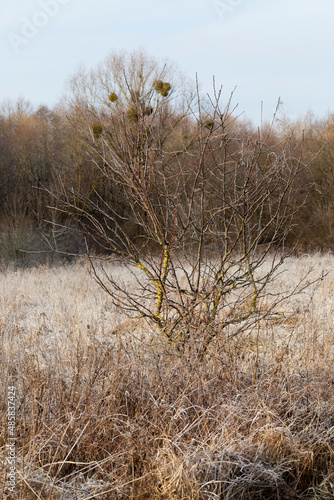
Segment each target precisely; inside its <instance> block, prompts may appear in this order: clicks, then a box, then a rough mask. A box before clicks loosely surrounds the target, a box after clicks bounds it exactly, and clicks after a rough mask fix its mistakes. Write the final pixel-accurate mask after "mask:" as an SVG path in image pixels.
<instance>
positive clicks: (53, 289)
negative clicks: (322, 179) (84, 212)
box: [0, 255, 334, 500]
mask: <svg viewBox="0 0 334 500" xmlns="http://www.w3.org/2000/svg"><path fill="white" fill-rule="evenodd" d="M309 267H313V268H314V269H313V272H312V275H311V277H313V278H315V277H316V276H320V275H321V272H322V271H327V272H328V274H327V276H326V277H325V278H324V279H323V280H322V281H321V282H319V283H317V284H315V285H312V286H311V287H309V288H308V289H306V290H305V292H304V293H302V294H301V295H298V296H295V297H293V298H291V300H290V301H289V302H288V303H286V304H283V305H282V306H281V308H280V309H278V310H277V311H276V314H275V315H273V316H271V317H269V318H268V319H267V320H266V322H263V324H262V325H261V327H260V328H257V329H256V330H255V331H253V332H251V333H250V334H249V335H247V336H242V337H236V338H234V339H233V340H230V341H229V342H226V341H224V339H223V338H220V339H217V341H216V343H215V344H214V345H212V348H211V352H210V353H209V354H208V355H207V357H206V358H205V359H204V361H203V362H199V361H198V360H196V358H195V356H188V357H186V356H181V355H179V354H178V353H176V352H175V351H173V349H172V348H171V347H170V346H169V345H168V344H166V342H164V340H163V339H160V338H159V336H158V335H157V333H156V332H155V331H153V330H152V328H151V327H150V326H149V325H148V324H147V323H145V322H144V320H141V319H136V318H128V317H126V316H124V315H123V314H122V311H121V310H117V309H116V308H115V307H114V306H112V305H111V303H110V300H109V297H108V296H107V295H106V294H105V293H104V292H103V291H102V290H101V289H100V288H99V287H98V285H97V284H96V283H95V282H94V281H93V279H92V277H91V276H90V275H89V272H88V268H87V266H86V264H85V263H83V262H81V263H77V264H75V265H68V266H63V267H53V268H48V267H38V268H32V269H24V270H22V269H21V270H20V269H19V270H13V269H3V270H2V271H0V274H1V279H0V287H1V289H0V332H1V337H0V360H1V373H0V377H1V384H0V386H1V438H0V475H1V480H0V498H1V499H7V498H8V499H10V498H15V499H16V498H17V499H22V500H23V499H37V498H38V499H62V500H65V499H66V500H67V499H68V500H70V499H73V500H75V499H77V500H84V499H85V500H88V499H93V498H97V499H166V500H167V499H175V500H176V499H184V500H186V499H194V500H195V499H210V500H214V499H225V498H228V499H266V500H270V499H281V500H282V499H298V498H305V499H312V498H313V499H315V498H319V499H330V498H334V298H333V291H334V257H333V256H331V255H314V256H303V257H300V258H290V259H289V260H288V261H287V262H286V265H285V269H286V272H284V273H283V274H281V275H280V277H279V278H278V280H277V282H276V284H274V285H273V286H274V287H276V289H280V288H282V289H283V288H286V287H293V285H294V283H297V282H298V279H299V278H300V277H301V276H302V275H303V273H305V271H307V269H308V268H309ZM117 272H119V273H120V277H122V272H123V271H122V270H121V269H120V270H119V271H117ZM123 279H125V280H127V279H130V276H128V275H124V276H123ZM268 300H270V296H268ZM9 387H15V390H16V401H15V418H16V420H15V424H16V427H15V437H16V444H15V458H16V468H17V470H16V487H15V492H14V493H12V492H10V491H9V490H8V489H6V484H7V485H8V481H7V480H8V477H7V476H8V474H9V465H8V461H7V458H6V457H7V453H8V449H9V448H8V446H7V447H6V445H8V413H6V410H7V404H8V388H9Z"/></svg>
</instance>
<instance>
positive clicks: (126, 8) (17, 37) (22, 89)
mask: <svg viewBox="0 0 334 500" xmlns="http://www.w3.org/2000/svg"><path fill="white" fill-rule="evenodd" d="M333 23H334V1H333V0H168V1H160V0H154V1H153V0H141V1H139V0H123V1H121V0H118V1H114V0H94V2H93V1H90V2H88V1H87V0H15V1H12V2H10V1H9V0H7V1H6V2H5V1H4V0H2V5H1V7H0V33H1V44H0V56H1V61H2V72H1V75H2V76H1V86H0V101H2V100H4V99H6V98H11V99H17V98H18V97H19V96H22V97H24V98H25V99H28V100H30V101H31V102H32V104H33V105H35V106H38V105H40V104H46V105H48V106H51V107H52V106H53V105H54V104H56V103H57V101H58V99H59V98H60V96H61V95H62V93H63V90H64V84H65V81H66V79H67V78H68V77H69V76H70V75H71V74H72V73H74V72H75V71H76V69H78V67H79V65H80V64H84V65H85V66H87V67H92V66H94V65H95V64H96V63H98V62H100V61H101V60H103V59H104V58H105V56H106V55H107V54H108V53H109V52H111V51H115V50H116V51H117V50H128V51H131V50H133V49H138V48H139V49H145V51H146V52H147V54H148V55H152V56H155V57H161V58H166V57H167V58H168V59H170V61H172V62H175V63H176V64H177V65H178V67H179V69H180V70H181V71H182V72H183V73H184V74H185V75H186V76H187V77H188V78H190V79H195V75H196V73H197V74H198V78H199V81H200V82H201V88H202V91H208V92H210V91H211V89H212V76H213V75H215V78H216V82H217V84H223V86H224V91H225V95H226V96H228V94H229V93H230V92H231V91H232V90H233V88H234V87H235V86H236V87H237V89H236V92H235V97H234V103H235V104H237V103H239V105H238V110H239V112H242V111H243V112H245V116H246V117H248V118H250V119H252V120H253V121H254V122H257V123H258V122H259V119H260V112H261V101H263V109H264V117H265V118H266V119H270V117H271V116H272V113H273V112H274V109H275V107H276V103H277V100H278V98H279V97H280V98H281V99H282V101H283V108H282V111H281V112H282V113H285V114H286V116H288V117H290V118H291V119H295V118H298V117H302V116H304V115H305V114H306V113H307V112H308V111H313V113H314V114H315V115H316V116H319V117H323V116H326V115H327V113H328V112H334V64H333V63H334V29H333Z"/></svg>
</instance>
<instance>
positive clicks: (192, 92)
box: [0, 53, 334, 262]
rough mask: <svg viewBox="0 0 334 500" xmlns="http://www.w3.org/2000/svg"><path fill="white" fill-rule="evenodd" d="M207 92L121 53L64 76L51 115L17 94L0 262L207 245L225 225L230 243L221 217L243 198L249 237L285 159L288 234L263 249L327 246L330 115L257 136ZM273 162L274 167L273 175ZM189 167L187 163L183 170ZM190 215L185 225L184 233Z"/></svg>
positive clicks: (331, 237)
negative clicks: (261, 199)
mask: <svg viewBox="0 0 334 500" xmlns="http://www.w3.org/2000/svg"><path fill="white" fill-rule="evenodd" d="M219 93H220V90H219V89H215V90H214V97H210V98H209V97H207V96H201V97H200V99H199V92H198V89H197V88H196V85H194V84H192V83H189V82H187V81H186V80H185V79H183V78H182V77H180V76H179V75H178V73H177V72H176V71H175V70H174V69H173V68H172V67H171V66H170V65H168V64H161V63H160V62H157V61H156V60H154V59H152V58H149V57H147V56H146V55H145V54H142V53H133V54H130V55H128V54H112V55H111V56H110V57H109V58H108V59H107V60H105V61H104V62H103V63H101V64H100V65H98V66H97V67H96V68H93V69H92V70H89V71H86V70H81V71H80V72H78V73H76V74H75V75H74V76H73V77H72V78H71V79H70V80H69V82H68V88H67V93H66V95H65V97H64V99H63V100H62V102H61V103H59V104H58V105H57V106H55V107H54V108H53V109H49V108H48V107H46V106H40V107H39V108H37V109H36V108H33V107H32V106H31V105H30V104H29V102H27V101H25V100H24V99H19V100H18V101H17V102H15V103H12V102H4V103H2V105H1V108H0V180H1V181H0V200H1V201H0V258H1V261H2V262H7V261H10V260H16V261H20V262H30V261H32V260H34V261H42V260H43V259H45V258H47V259H50V260H52V259H54V258H55V257H54V256H55V255H56V254H55V253H54V252H53V250H56V251H58V255H61V254H67V256H70V255H72V254H73V255H74V254H78V253H79V254H80V253H84V252H85V251H86V250H87V246H89V248H90V249H91V250H92V251H94V252H96V253H104V252H106V253H108V252H109V253H110V252H111V253H112V252H115V251H117V252H122V251H125V250H124V249H125V247H126V248H127V251H128V250H129V249H130V248H132V246H133V245H134V247H133V248H135V249H136V250H133V251H134V252H136V251H137V250H138V248H139V247H140V245H141V248H146V247H149V248H150V249H152V251H153V250H154V247H155V246H159V241H160V240H159V238H160V239H161V241H162V240H163V239H164V238H165V239H166V238H167V239H169V240H170V241H172V240H173V238H174V237H176V236H175V235H176V234H178V231H180V224H184V227H183V231H184V235H183V236H182V238H181V239H182V245H184V246H187V245H188V246H192V245H194V244H195V242H196V244H197V243H198V241H197V238H198V234H200V233H201V230H203V227H205V245H206V246H207V250H208V249H209V248H214V245H215V244H216V240H217V234H220V235H223V232H224V227H225V229H226V224H227V225H228V226H229V231H230V232H229V237H231V238H234V237H235V234H236V233H235V231H238V227H239V226H238V225H237V223H236V218H235V216H236V214H237V213H238V211H237V210H239V208H240V209H241V206H244V205H245V203H248V204H253V205H252V206H253V210H254V213H253V214H252V217H253V218H252V219H251V220H249V224H250V225H252V229H250V228H249V231H250V232H252V231H256V232H257V234H258V233H259V224H261V227H262V226H263V225H265V224H266V222H267V221H268V220H269V219H270V213H271V212H270V211H271V210H274V205H275V201H274V200H276V201H277V200H278V202H279V200H281V198H280V197H281V195H282V189H284V182H287V177H285V179H286V180H285V181H284V182H283V184H282V182H281V181H282V179H284V175H285V174H287V173H288V172H290V173H291V172H292V170H293V168H295V167H296V166H297V164H298V179H290V181H291V187H292V189H291V192H290V194H289V196H290V198H289V199H288V200H284V203H287V204H290V205H289V208H290V212H289V211H288V210H286V209H287V206H285V210H286V211H285V212H284V214H285V215H284V217H285V219H284V221H285V222H284V221H283V219H280V222H282V224H283V225H284V223H286V224H288V225H289V231H288V232H287V233H286V234H285V235H284V242H282V241H281V240H279V238H278V239H277V242H276V243H277V245H279V244H281V243H284V246H285V247H289V248H295V249H296V250H300V251H315V250H332V249H333V247H334V229H333V228H334V226H333V219H334V195H333V192H334V190H333V185H334V159H333V156H334V114H329V115H328V116H327V117H326V118H325V119H317V118H315V117H313V116H312V115H310V114H308V115H307V116H306V117H304V118H303V119H300V120H298V121H295V122H288V121H286V120H285V121H283V120H280V119H279V115H277V116H276V119H275V120H274V122H273V125H271V124H269V123H267V124H264V125H263V126H262V127H261V130H259V129H258V128H257V127H255V126H254V125H253V124H252V123H250V122H247V121H245V120H244V119H243V118H242V116H241V117H238V115H237V112H236V111H234V109H233V99H234V97H233V96H232V100H231V96H226V95H219V96H218V94H219ZM218 101H219V102H223V109H221V108H220V104H219V105H218ZM286 155H287V156H286ZM194 158H196V160H194ZM275 158H280V161H278V162H277V167H275V168H277V171H275V172H274V171H273V170H270V169H271V168H272V167H273V165H274V159H275ZM198 159H200V160H198ZM194 161H197V162H198V161H200V168H199V164H197V167H196V168H193V164H194ZM223 165H224V168H223V167H222V166H223ZM243 165H244V166H243ZM251 165H252V167H250V166H251ZM249 168H253V171H252V174H249V170H247V169H249ZM245 169H246V170H247V173H246V170H245ZM279 169H280V170H279ZM278 175H279V176H280V178H279V181H280V182H277V184H276V187H275V189H276V192H275V193H271V202H270V203H271V205H270V204H269V203H268V205H267V206H265V207H262V208H264V211H262V212H261V206H260V205H259V206H257V205H256V203H255V201H254V200H255V199H256V196H257V194H258V191H257V190H258V189H259V186H260V185H261V186H262V188H263V189H264V185H266V183H267V181H268V182H269V178H270V182H271V186H273V185H274V184H275V182H276V180H277V179H278V178H277V176H278ZM196 176H197V177H198V182H197V180H196ZM247 176H248V177H247ZM266 176H269V177H266ZM275 176H276V177H275ZM200 177H201V179H200ZM290 181H289V182H290ZM256 182H257V183H258V184H257V185H255V183H256ZM194 183H195V184H194ZM261 183H262V184H261ZM194 185H195V186H196V187H195V189H194V190H193V191H192V189H193V186H194ZM262 188H261V189H262ZM267 188H268V187H266V189H267ZM289 189H290V188H289ZM201 190H202V191H201ZM224 190H225V195H224V202H225V203H226V202H227V203H231V204H232V205H233V206H234V209H235V212H234V215H233V216H232V212H228V210H227V208H226V210H224V211H222V212H220V215H219V216H218V211H219V207H221V206H222V203H223V202H222V200H223V196H222V192H223V191H224ZM204 192H205V195H204ZM232 192H233V193H234V194H233V196H232ZM200 193H202V195H200ZM247 193H248V194H247ZM246 194H247V196H248V198H247V196H246ZM292 194H293V196H292ZM229 196H231V197H232V198H233V200H232V198H231V200H230V202H228V201H227V199H228V197H229ZM281 201H282V200H281ZM282 203H283V201H282ZM238 204H240V206H239V205H238ZM185 206H187V207H188V208H189V207H191V210H190V211H189V212H188V213H186V212H185V211H184V208H182V210H181V208H180V207H185ZM204 206H205V210H204V212H203V208H204ZM282 206H283V205H282ZM238 207H239V208H238ZM182 211H183V212H182ZM181 212H182V213H181ZM203 214H204V215H203ZM203 216H204V217H205V218H206V219H205V220H204V219H203ZM201 217H202V220H201ZM284 217H283V218H284ZM210 218H211V220H209V219H210ZM195 219H196V220H197V221H198V226H196V224H194V225H192V222H191V221H193V220H195ZM190 222H191V223H190ZM99 224H100V226H99ZM101 224H102V225H103V230H101ZM147 224H148V225H149V226H150V227H149V232H147V228H148V226H147ZM233 224H234V226H233ZM199 226H201V228H202V229H200V228H199ZM232 226H233V227H232ZM159 231H160V233H159ZM233 231H234V233H233ZM260 232H261V230H260ZM151 233H152V234H151ZM158 233H159V234H160V236H159V238H158V237H157V234H158ZM203 234H204V233H203ZM173 235H174V236H173ZM222 237H223V236H222ZM275 237H276V236H275V228H274V227H268V230H267V231H265V232H264V233H263V234H262V233H261V238H260V240H259V242H258V243H259V244H266V243H267V242H268V241H269V240H271V241H273V242H274V244H275ZM169 240H168V241H169ZM239 243H240V242H239ZM239 243H238V244H239ZM196 248H197V250H198V247H196Z"/></svg>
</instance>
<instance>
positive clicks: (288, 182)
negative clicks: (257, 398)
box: [53, 60, 306, 351]
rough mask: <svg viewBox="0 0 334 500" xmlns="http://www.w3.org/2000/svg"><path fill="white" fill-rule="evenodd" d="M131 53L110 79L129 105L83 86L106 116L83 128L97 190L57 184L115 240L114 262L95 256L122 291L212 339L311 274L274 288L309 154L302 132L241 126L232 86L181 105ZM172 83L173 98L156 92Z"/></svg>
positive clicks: (61, 201)
mask: <svg viewBox="0 0 334 500" xmlns="http://www.w3.org/2000/svg"><path fill="white" fill-rule="evenodd" d="M123 63H124V60H123ZM131 64H132V66H131V67H130V68H129V67H126V68H123V69H120V68H119V67H118V69H117V71H118V74H120V75H122V78H123V79H124V81H125V83H124V82H123V83H122V86H121V84H119V83H118V85H119V87H118V90H117V89H116V88H115V87H113V88H110V86H108V85H104V86H101V85H100V87H99V88H103V89H104V90H103V91H104V92H105V93H106V95H109V97H110V96H112V99H111V101H113V102H112V104H115V103H117V100H118V95H119V92H120V89H121V90H122V92H123V98H122V104H121V105H118V104H116V106H111V107H110V106H109V105H108V110H106V109H105V107H104V106H102V107H100V108H98V107H97V106H94V107H92V105H91V103H90V102H86V101H85V98H86V96H87V92H86V93H83V92H82V91H81V94H80V95H81V97H83V101H81V106H82V105H83V103H85V104H86V108H85V109H86V112H87V117H90V116H94V119H95V122H96V123H98V127H97V125H96V124H95V125H92V124H91V123H92V121H91V119H90V120H89V119H88V120H87V121H86V127H87V128H86V130H85V126H80V127H78V133H79V134H80V136H81V139H82V141H83V145H84V147H85V150H86V152H87V154H88V155H89V158H90V160H91V168H94V169H96V171H98V172H99V174H100V176H101V178H102V179H103V183H104V187H103V189H101V188H100V189H95V190H94V193H92V195H91V196H87V195H86V194H85V193H83V192H80V190H75V189H73V188H71V186H69V185H67V184H66V183H65V184H63V187H62V189H61V190H59V191H58V192H56V193H53V194H54V196H55V197H56V198H57V200H58V206H60V209H61V210H63V211H64V212H65V213H66V214H70V215H71V217H73V219H74V220H75V221H76V223H77V225H78V227H80V228H81V230H82V231H84V233H85V234H86V236H87V237H88V238H89V239H90V241H93V242H94V244H95V248H96V245H98V247H99V248H100V249H101V250H102V251H103V252H104V254H105V257H103V258H102V259H101V261H102V265H98V264H97V263H96V259H94V258H93V257H92V256H91V257H90V261H91V265H92V270H93V273H94V276H95V278H96V280H97V281H98V282H99V284H100V285H101V286H102V287H103V289H104V290H105V291H106V292H107V293H108V294H109V295H110V297H111V298H112V300H113V302H114V303H115V304H117V305H119V306H121V308H122V309H123V311H126V312H129V313H131V314H132V313H135V314H138V315H140V316H142V317H145V318H147V319H149V320H150V321H151V322H153V323H155V324H156V325H157V327H158V328H159V329H160V331H161V332H162V334H163V335H164V336H165V338H166V339H167V340H168V342H170V343H171V344H173V345H175V346H176V347H177V348H178V349H183V348H184V346H185V345H189V343H190V344H196V346H197V348H198V349H199V350H200V351H203V349H206V348H207V346H208V345H209V344H210V342H211V341H212V340H213V339H214V338H215V337H216V336H217V335H221V334H222V332H226V335H227V336H233V335H237V334H239V333H240V332H242V331H245V330H247V329H249V328H250V327H251V326H252V325H254V324H255V323H257V322H259V321H261V319H263V318H264V317H265V316H267V315H268V314H269V313H270V311H272V310H273V308H274V307H275V306H276V305H277V304H279V303H280V302H282V300H284V299H285V298H286V297H287V296H290V295H291V294H293V293H298V292H299V291H300V290H301V289H302V288H303V287H304V286H306V277H305V281H302V282H301V283H300V284H299V286H298V287H297V288H295V289H294V290H289V291H288V292H287V293H284V291H282V290H279V291H278V293H277V294H276V295H272V296H271V299H270V304H268V300H266V290H267V288H268V285H269V284H270V283H271V282H272V280H273V279H274V278H275V276H277V273H278V272H279V267H280V266H281V265H282V263H283V262H284V259H285V258H286V256H287V255H288V254H289V251H288V250H286V249H285V242H286V239H287V236H288V235H289V232H290V231H291V228H292V226H293V223H294V216H295V214H296V211H297V209H298V207H297V205H296V191H297V185H296V180H297V178H298V175H299V174H300V172H301V171H302V170H303V169H304V168H305V165H304V164H303V162H302V157H301V151H300V149H299V147H298V143H297V142H296V141H295V140H294V137H293V134H290V135H289V136H288V137H286V138H285V139H283V140H281V141H280V143H278V144H276V143H274V144H270V145H269V143H270V141H269V140H268V139H269V135H270V132H271V129H270V128H269V129H268V131H267V133H266V135H265V136H263V135H262V133H261V131H258V133H256V134H254V133H247V132H244V134H241V135H240V134H239V133H238V128H237V126H236V125H237V121H236V119H235V118H233V114H232V112H233V109H232V108H231V98H232V96H231V97H230V99H228V102H227V103H225V105H224V107H223V109H222V108H221V105H220V102H221V100H222V95H221V91H219V92H217V93H216V92H214V97H213V98H212V99H209V100H206V101H205V104H203V101H202V100H201V98H200V96H199V92H198V93H197V96H198V98H197V102H196V103H195V104H194V103H193V106H192V108H191V109H190V108H187V109H185V108H183V110H182V112H180V110H179V109H176V107H175V106H173V101H172V100H171V99H169V97H168V95H169V93H172V91H173V89H172V86H171V85H170V83H168V84H167V83H166V82H164V78H157V76H156V75H157V74H159V71H158V70H157V68H155V71H153V70H150V71H149V75H147V74H145V65H139V69H138V65H137V66H136V65H133V61H132V63H131ZM162 72H163V71H162ZM160 74H161V72H160ZM98 75H101V73H98ZM129 75H130V76H129ZM152 75H154V76H152ZM143 81H144V82H145V84H142V82H143ZM94 82H95V84H96V80H94V79H93V83H94ZM138 82H139V83H138ZM163 85H165V87H164V88H165V90H166V89H168V91H167V94H166V93H165V94H166V95H165V98H167V100H164V98H163V96H162V99H157V97H156V96H157V94H158V95H160V97H161V89H162V88H163ZM90 93H91V92H90ZM116 98H117V99H116ZM178 105H179V103H178ZM87 110H88V111H87ZM96 118H98V121H96ZM94 127H95V128H94ZM88 250H89V249H88ZM103 261H108V262H109V261H112V262H121V263H122V264H123V265H124V266H126V267H127V268H128V269H129V270H130V271H131V273H132V274H133V276H134V278H135V280H136V282H137V286H136V288H135V289H134V288H128V287H127V286H125V285H124V286H123V285H122V284H121V283H120V282H119V281H118V280H117V279H115V278H114V275H113V273H112V272H108V270H107V268H106V267H105V266H103ZM264 301H266V304H265V307H264Z"/></svg>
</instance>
